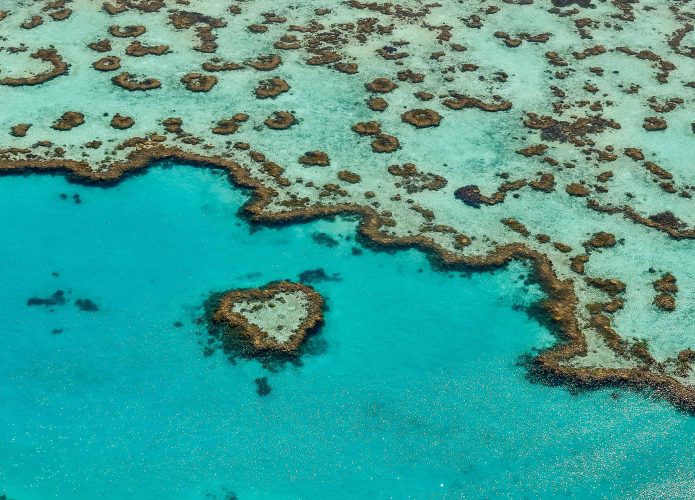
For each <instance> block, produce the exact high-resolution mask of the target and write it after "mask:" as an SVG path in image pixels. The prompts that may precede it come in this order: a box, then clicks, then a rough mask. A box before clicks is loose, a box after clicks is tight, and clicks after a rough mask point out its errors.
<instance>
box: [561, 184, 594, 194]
mask: <svg viewBox="0 0 695 500" xmlns="http://www.w3.org/2000/svg"><path fill="white" fill-rule="evenodd" d="M565 191H567V194H569V195H570V196H577V197H580V198H581V197H585V196H589V194H591V191H589V189H588V188H587V187H586V186H585V185H584V184H580V183H579V182H572V183H570V184H567V186H565Z"/></svg>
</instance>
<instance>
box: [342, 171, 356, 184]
mask: <svg viewBox="0 0 695 500" xmlns="http://www.w3.org/2000/svg"><path fill="white" fill-rule="evenodd" d="M338 179H340V180H341V181H344V182H348V183H350V184H357V183H358V182H360V180H361V179H362V178H361V177H360V176H359V175H358V174H356V173H354V172H350V171H349V170H341V171H340V172H338Z"/></svg>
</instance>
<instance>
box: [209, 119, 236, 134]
mask: <svg viewBox="0 0 695 500" xmlns="http://www.w3.org/2000/svg"><path fill="white" fill-rule="evenodd" d="M237 130H239V124H238V123H237V122H236V121H235V120H234V119H230V120H220V121H218V122H217V125H216V126H215V128H213V129H212V133H213V134H217V135H230V134H233V133H235V132H236V131H237Z"/></svg>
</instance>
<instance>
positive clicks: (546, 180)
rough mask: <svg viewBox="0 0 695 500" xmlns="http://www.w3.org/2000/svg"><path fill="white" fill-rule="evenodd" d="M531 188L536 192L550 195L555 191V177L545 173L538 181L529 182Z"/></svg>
mask: <svg viewBox="0 0 695 500" xmlns="http://www.w3.org/2000/svg"><path fill="white" fill-rule="evenodd" d="M529 186H531V188H532V189H535V190H536V191H543V192H544V193H550V192H552V191H554V190H555V176H554V175H553V174H551V173H549V172H546V173H543V174H541V176H540V177H539V178H538V179H537V180H535V181H531V182H529Z"/></svg>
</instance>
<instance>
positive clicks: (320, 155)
mask: <svg viewBox="0 0 695 500" xmlns="http://www.w3.org/2000/svg"><path fill="white" fill-rule="evenodd" d="M297 161H299V163H301V164H302V165H316V166H318V167H327V166H328V165H330V164H331V160H330V159H329V158H328V155H327V154H326V153H324V152H323V151H307V152H306V153H304V154H303V155H302V156H300V157H299V160H297Z"/></svg>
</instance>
